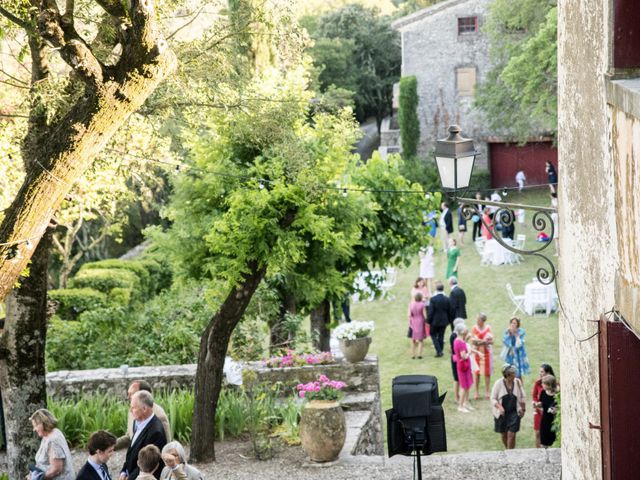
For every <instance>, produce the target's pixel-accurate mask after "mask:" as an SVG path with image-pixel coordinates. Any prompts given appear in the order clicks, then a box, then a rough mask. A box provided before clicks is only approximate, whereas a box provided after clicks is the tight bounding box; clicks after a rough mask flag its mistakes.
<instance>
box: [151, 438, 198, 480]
mask: <svg viewBox="0 0 640 480" xmlns="http://www.w3.org/2000/svg"><path fill="white" fill-rule="evenodd" d="M162 460H163V461H164V464H165V467H164V468H163V469H162V473H160V480H203V479H202V473H200V470H198V469H197V468H195V467H192V466H191V465H189V464H187V455H186V454H185V452H184V448H183V446H182V445H181V444H180V442H176V441H173V442H169V443H167V444H166V445H165V446H164V448H163V449H162Z"/></svg>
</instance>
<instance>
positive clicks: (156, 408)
mask: <svg viewBox="0 0 640 480" xmlns="http://www.w3.org/2000/svg"><path fill="white" fill-rule="evenodd" d="M140 390H144V391H146V392H149V393H151V394H153V390H152V389H151V384H150V383H149V382H147V381H146V380H133V381H132V382H131V383H130V384H129V388H128V389H127V400H128V401H129V402H130V401H131V397H132V396H133V394H134V393H136V392H138V391H140ZM153 414H154V415H155V416H156V417H158V419H159V420H160V421H161V422H162V426H163V427H164V434H165V436H166V437H167V441H169V440H171V427H170V425H169V419H168V418H167V414H166V413H165V411H164V409H163V408H162V407H161V406H160V405H159V404H158V403H157V402H153ZM132 438H133V414H132V413H131V410H129V416H128V418H127V433H126V434H125V435H123V436H122V437H120V438H118V441H117V442H116V450H120V449H123V448H127V447H128V446H129V445H130V444H131V439H132Z"/></svg>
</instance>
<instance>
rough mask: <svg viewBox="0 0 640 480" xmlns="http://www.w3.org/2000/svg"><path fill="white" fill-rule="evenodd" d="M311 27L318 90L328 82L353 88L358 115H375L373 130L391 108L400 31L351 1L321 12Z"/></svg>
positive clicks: (398, 72) (375, 12)
mask: <svg viewBox="0 0 640 480" xmlns="http://www.w3.org/2000/svg"><path fill="white" fill-rule="evenodd" d="M315 28H316V30H315V31H313V32H311V34H312V37H313V38H314V39H315V40H316V42H317V43H316V46H315V47H314V48H313V49H312V50H311V55H312V57H313V59H314V64H315V65H316V67H317V68H320V69H321V72H320V75H319V80H320V87H321V89H322V91H324V90H325V89H328V88H329V87H330V86H331V85H334V86H335V87H340V88H344V89H347V90H349V89H355V103H356V114H357V115H358V118H359V119H360V120H364V118H366V117H367V116H369V115H373V116H375V117H376V122H377V125H378V131H379V130H380V125H381V124H382V119H383V118H384V117H385V116H386V115H389V114H390V113H391V109H392V99H393V84H394V83H395V82H397V81H398V79H399V77H400V64H401V49H400V36H399V34H398V32H397V31H395V30H393V29H392V28H391V25H390V19H389V18H388V17H383V16H380V15H379V14H378V11H377V10H375V9H369V8H365V7H363V6H361V5H357V4H351V5H347V6H345V7H343V8H341V9H339V10H336V11H334V12H330V13H327V14H326V15H324V16H323V17H322V18H321V19H320V20H319V21H318V24H317V26H316V27H315Z"/></svg>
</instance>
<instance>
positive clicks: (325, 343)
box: [311, 300, 331, 352]
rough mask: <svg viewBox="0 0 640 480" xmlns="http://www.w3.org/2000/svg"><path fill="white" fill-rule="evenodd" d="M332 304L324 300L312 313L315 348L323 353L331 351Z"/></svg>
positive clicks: (312, 333) (312, 334)
mask: <svg viewBox="0 0 640 480" xmlns="http://www.w3.org/2000/svg"><path fill="white" fill-rule="evenodd" d="M330 323H331V303H330V302H329V300H323V301H322V303H321V304H320V305H318V306H317V307H316V308H314V309H313V310H312V311H311V337H312V338H313V346H314V348H316V349H317V350H320V351H321V352H330V351H331V345H330V341H331V331H330V330H329V324H330Z"/></svg>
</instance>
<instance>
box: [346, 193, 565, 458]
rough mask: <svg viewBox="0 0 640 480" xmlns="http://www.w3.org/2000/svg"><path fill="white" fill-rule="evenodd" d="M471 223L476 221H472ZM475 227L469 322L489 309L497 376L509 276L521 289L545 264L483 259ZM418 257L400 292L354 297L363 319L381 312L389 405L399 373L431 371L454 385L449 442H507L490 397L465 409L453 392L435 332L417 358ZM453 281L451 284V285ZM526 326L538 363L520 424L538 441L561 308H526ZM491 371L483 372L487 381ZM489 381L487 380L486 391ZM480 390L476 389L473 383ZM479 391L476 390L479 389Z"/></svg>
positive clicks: (401, 276)
mask: <svg viewBox="0 0 640 480" xmlns="http://www.w3.org/2000/svg"><path fill="white" fill-rule="evenodd" d="M505 201H508V202H512V203H526V204H533V205H542V206H548V205H549V203H550V200H549V195H548V192H547V191H546V190H538V191H530V192H526V193H525V194H522V195H519V194H517V193H516V194H513V193H510V194H509V196H508V197H507V198H505ZM526 220H527V222H528V223H526V224H525V225H524V226H523V225H520V224H518V225H516V234H519V233H524V234H526V235H527V245H526V246H527V247H528V248H533V246H534V245H535V244H534V241H535V236H536V234H537V232H536V231H535V230H534V229H533V228H532V227H531V226H530V220H531V213H530V212H527V218H526ZM470 224H471V223H470V222H469V225H470ZM470 239H471V233H470V232H467V234H466V236H465V245H464V246H462V248H461V249H462V256H461V265H460V274H459V281H460V286H461V287H462V288H463V289H464V290H465V292H466V295H467V313H468V315H469V317H470V318H469V319H468V320H467V326H468V327H469V328H471V326H472V325H473V324H474V323H475V316H476V315H477V314H478V313H479V312H484V313H485V314H487V316H488V323H489V325H491V327H492V329H493V332H494V336H495V337H496V345H495V346H494V352H493V357H494V367H495V368H494V375H493V377H492V379H491V383H492V384H493V382H494V381H495V380H497V379H498V378H499V377H500V367H501V365H502V364H503V362H502V360H501V359H500V357H499V354H500V351H501V349H502V335H503V333H504V330H505V329H506V328H507V326H508V323H509V319H510V318H511V314H512V312H513V310H514V306H513V304H512V303H511V301H510V299H509V297H508V295H507V291H506V289H505V284H506V283H507V282H510V283H511V284H512V285H513V288H514V291H515V293H516V294H522V293H523V292H524V285H525V284H527V283H529V282H531V280H532V278H533V277H535V275H536V271H537V269H538V268H539V267H540V266H543V265H542V262H540V261H538V260H537V259H536V258H535V257H525V260H524V262H522V263H520V264H519V265H499V266H483V265H481V264H480V257H479V255H478V254H477V252H476V250H475V247H474V245H473V244H472V242H471V241H470ZM545 252H546V253H547V255H551V256H553V254H554V253H555V251H554V248H553V246H550V247H549V248H548V249H547V250H545ZM435 261H436V279H441V280H443V281H444V278H443V277H444V275H445V270H446V258H445V255H444V254H442V253H438V254H437V255H436V257H435ZM418 271H419V270H418V259H417V258H416V261H415V262H414V264H413V265H412V266H411V267H409V268H408V269H404V270H400V271H399V272H398V278H397V283H396V285H395V287H393V288H392V290H391V292H390V293H391V294H392V295H393V296H395V298H394V299H392V300H377V301H373V302H361V303H355V304H352V308H351V310H352V317H353V318H354V319H357V320H374V321H375V323H376V330H375V332H374V335H373V343H372V344H371V349H370V351H371V353H374V354H376V355H378V358H379V362H380V388H381V394H382V408H383V410H386V409H388V408H391V381H392V379H393V378H394V377H395V376H397V375H407V374H427V375H435V376H436V377H437V378H438V380H439V388H440V393H442V392H444V391H449V393H448V394H447V398H446V400H445V415H446V427H447V442H448V450H449V452H451V453H454V452H469V451H482V450H501V449H502V448H503V447H502V443H501V442H500V436H499V435H498V434H497V433H495V432H494V431H493V416H492V414H491V408H490V405H489V402H488V401H487V400H484V399H483V400H476V401H473V400H472V405H473V406H474V407H475V408H476V410H475V411H474V412H472V413H467V414H463V413H459V412H458V411H457V410H456V405H455V402H454V396H453V389H452V387H453V383H452V382H453V380H452V376H451V365H450V360H449V356H448V354H445V356H444V357H441V358H434V353H435V352H434V349H433V346H432V344H431V340H430V339H428V340H426V341H425V354H424V358H423V359H422V360H412V359H411V354H410V344H409V339H407V338H406V330H407V328H406V327H407V323H408V321H407V306H408V303H409V300H410V298H409V297H410V290H411V286H412V285H413V282H414V281H415V278H416V277H417V276H418ZM448 290H449V289H448V286H447V288H445V292H447V293H448ZM520 318H521V320H522V326H523V327H524V328H525V330H526V332H527V336H526V346H527V353H528V356H529V362H530V363H531V370H532V373H531V374H530V375H527V376H525V378H524V386H525V392H526V394H527V412H526V414H525V416H524V418H523V421H522V424H521V428H520V432H519V433H518V436H517V447H518V448H532V447H534V446H535V443H534V433H533V413H532V408H531V391H532V389H533V383H534V381H535V379H536V375H537V373H536V372H537V371H538V367H539V365H540V364H541V363H543V362H546V363H550V364H551V365H552V366H553V367H554V370H555V371H556V374H559V353H558V348H559V347H558V316H557V314H555V313H554V314H552V315H551V316H549V317H548V318H547V317H545V316H537V317H529V316H522V315H521V316H520ZM449 334H450V330H449V329H447V333H446V337H445V338H446V340H447V342H446V344H447V346H446V351H447V353H448V350H449V347H448V338H449ZM482 381H483V379H482V378H481V382H482ZM483 387H484V385H483V384H481V390H480V391H481V393H482V389H483ZM474 388H475V386H474ZM472 392H473V390H472ZM472 397H473V393H472Z"/></svg>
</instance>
